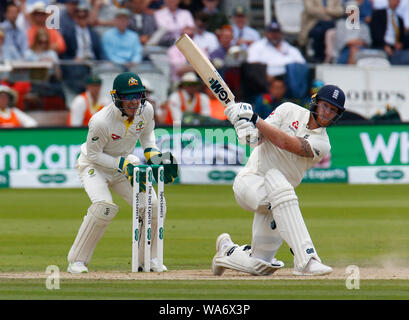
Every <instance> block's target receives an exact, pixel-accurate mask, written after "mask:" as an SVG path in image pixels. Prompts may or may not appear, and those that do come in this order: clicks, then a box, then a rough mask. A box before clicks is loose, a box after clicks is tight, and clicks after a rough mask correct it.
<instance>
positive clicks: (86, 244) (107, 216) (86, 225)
mask: <svg viewBox="0 0 409 320" xmlns="http://www.w3.org/2000/svg"><path fill="white" fill-rule="evenodd" d="M118 209H119V207H118V206H117V205H116V204H114V203H109V202H105V201H99V202H95V203H93V204H91V206H90V207H89V208H88V212H87V215H86V216H85V217H84V220H83V222H82V224H81V227H80V229H79V231H78V234H77V237H76V238H75V240H74V244H73V245H72V247H71V250H70V252H69V253H68V261H69V262H76V261H81V262H84V263H85V264H88V263H89V261H90V260H91V256H92V253H93V252H94V250H95V247H96V245H97V243H98V241H99V240H100V239H101V237H102V235H103V234H104V232H105V229H106V228H107V226H108V225H109V223H110V222H111V220H112V219H113V218H114V217H115V216H116V214H117V213H118Z"/></svg>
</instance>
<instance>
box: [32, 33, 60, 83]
mask: <svg viewBox="0 0 409 320" xmlns="http://www.w3.org/2000/svg"><path fill="white" fill-rule="evenodd" d="M24 59H25V60H27V61H45V62H51V63H52V68H51V69H50V70H49V75H50V76H54V78H55V79H57V80H61V78H62V77H61V70H60V67H59V64H58V63H59V59H58V56H57V53H56V52H55V51H54V50H52V49H51V41H50V38H49V33H48V31H47V30H46V29H45V28H38V29H37V32H36V33H35V35H34V40H33V44H32V45H31V47H30V49H28V50H27V52H26V54H25V56H24Z"/></svg>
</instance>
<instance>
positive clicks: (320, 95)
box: [310, 84, 345, 124]
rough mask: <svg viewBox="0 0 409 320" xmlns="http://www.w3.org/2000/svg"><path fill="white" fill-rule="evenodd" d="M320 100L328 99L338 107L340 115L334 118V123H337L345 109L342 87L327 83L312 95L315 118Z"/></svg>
mask: <svg viewBox="0 0 409 320" xmlns="http://www.w3.org/2000/svg"><path fill="white" fill-rule="evenodd" d="M319 100H323V101H326V102H328V103H330V104H332V105H333V106H335V107H336V108H337V109H338V116H336V117H335V118H334V119H333V120H332V124H334V123H336V122H337V121H338V120H339V119H340V118H341V117H342V114H343V113H344V111H345V107H344V105H345V93H344V91H342V89H341V88H340V87H338V86H334V85H331V84H329V85H325V86H323V87H322V88H321V89H319V90H318V92H317V93H316V94H314V95H313V96H312V97H311V103H310V111H311V113H312V115H313V116H314V118H316V115H317V112H316V110H317V102H318V101H319Z"/></svg>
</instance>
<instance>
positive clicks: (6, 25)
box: [0, 2, 28, 60]
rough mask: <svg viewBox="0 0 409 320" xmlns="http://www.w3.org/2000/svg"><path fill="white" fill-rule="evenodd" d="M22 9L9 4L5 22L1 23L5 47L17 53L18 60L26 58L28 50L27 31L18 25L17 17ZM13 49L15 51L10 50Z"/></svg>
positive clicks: (0, 27)
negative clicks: (25, 54)
mask: <svg viewBox="0 0 409 320" xmlns="http://www.w3.org/2000/svg"><path fill="white" fill-rule="evenodd" d="M19 13H20V8H19V6H18V5H16V4H15V3H13V2H12V3H9V4H8V5H7V8H6V13H5V20H4V21H3V22H2V23H0V29H3V30H4V33H5V39H4V45H5V47H7V48H8V50H11V51H15V52H16V53H17V54H18V57H17V58H15V59H16V60H17V59H22V58H23V57H24V52H25V51H26V50H27V49H28V42H27V35H26V33H25V30H23V29H21V28H20V27H19V26H18V25H17V17H18V15H19ZM10 48H13V49H10Z"/></svg>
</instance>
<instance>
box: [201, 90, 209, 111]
mask: <svg viewBox="0 0 409 320" xmlns="http://www.w3.org/2000/svg"><path fill="white" fill-rule="evenodd" d="M200 108H201V109H200V114H201V115H202V116H207V117H210V99H209V96H208V95H207V94H205V93H201V94H200Z"/></svg>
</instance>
